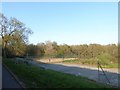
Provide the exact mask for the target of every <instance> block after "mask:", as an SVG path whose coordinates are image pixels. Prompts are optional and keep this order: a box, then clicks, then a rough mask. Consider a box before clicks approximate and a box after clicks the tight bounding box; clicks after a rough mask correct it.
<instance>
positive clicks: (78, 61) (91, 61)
mask: <svg viewBox="0 0 120 90" xmlns="http://www.w3.org/2000/svg"><path fill="white" fill-rule="evenodd" d="M63 63H67V64H83V65H91V66H95V67H97V61H96V60H95V59H85V60H83V59H75V60H64V61H63ZM100 64H101V66H102V67H103V68H118V63H110V62H106V63H105V64H104V62H103V61H100Z"/></svg>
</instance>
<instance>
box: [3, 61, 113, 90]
mask: <svg viewBox="0 0 120 90" xmlns="http://www.w3.org/2000/svg"><path fill="white" fill-rule="evenodd" d="M3 63H4V64H5V65H6V66H7V67H8V68H9V69H11V70H12V72H13V73H14V74H16V75H17V76H18V78H19V79H20V80H21V81H22V82H24V83H25V85H26V86H27V87H28V88H112V87H111V86H108V85H104V84H101V83H97V82H94V81H91V80H89V79H87V78H84V77H81V76H74V75H70V74H65V73H62V72H57V71H53V70H46V69H43V68H39V67H36V66H32V65H26V64H24V63H21V64H15V62H14V60H12V59H3Z"/></svg>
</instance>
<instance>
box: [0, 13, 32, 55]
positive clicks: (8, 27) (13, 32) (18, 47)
mask: <svg viewBox="0 0 120 90" xmlns="http://www.w3.org/2000/svg"><path fill="white" fill-rule="evenodd" d="M29 34H32V31H31V30H30V29H29V28H27V27H26V26H25V24H24V23H22V22H20V21H19V20H17V19H16V18H10V19H7V18H6V17H5V16H4V15H3V14H0V36H1V37H2V48H3V55H4V57H6V52H7V50H9V51H10V50H11V49H12V52H14V54H15V55H23V54H24V52H25V46H26V43H27V42H28V35H29Z"/></svg>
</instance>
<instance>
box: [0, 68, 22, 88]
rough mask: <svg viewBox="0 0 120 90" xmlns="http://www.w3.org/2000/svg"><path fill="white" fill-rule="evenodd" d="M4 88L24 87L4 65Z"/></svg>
mask: <svg viewBox="0 0 120 90" xmlns="http://www.w3.org/2000/svg"><path fill="white" fill-rule="evenodd" d="M2 88H3V89H5V88H16V89H17V88H19V89H20V90H21V89H22V87H21V86H20V84H19V83H18V82H17V81H16V79H15V78H14V77H13V76H12V75H11V73H10V72H9V71H8V70H7V69H6V68H5V67H4V66H2Z"/></svg>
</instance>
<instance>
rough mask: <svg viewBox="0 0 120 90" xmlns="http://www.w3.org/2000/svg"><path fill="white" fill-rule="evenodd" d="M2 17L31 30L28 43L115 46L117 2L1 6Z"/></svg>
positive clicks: (26, 3) (37, 3)
mask: <svg viewBox="0 0 120 90" xmlns="http://www.w3.org/2000/svg"><path fill="white" fill-rule="evenodd" d="M2 13H3V14H4V15H5V16H6V17H8V18H10V17H15V18H17V19H18V20H20V21H21V22H23V23H24V24H25V25H26V27H29V28H31V30H32V31H33V34H32V35H30V36H29V43H33V44H37V43H40V42H45V41H48V40H50V41H56V42H57V43H58V44H64V43H65V44H68V45H76V44H91V43H98V44H111V43H117V42H118V3H117V2H71V3H70V2H56V3H55V2H44V3H43V2H34V3H33V2H31V3H30V2H19V3H18V2H16V3H14V2H4V3H2Z"/></svg>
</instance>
